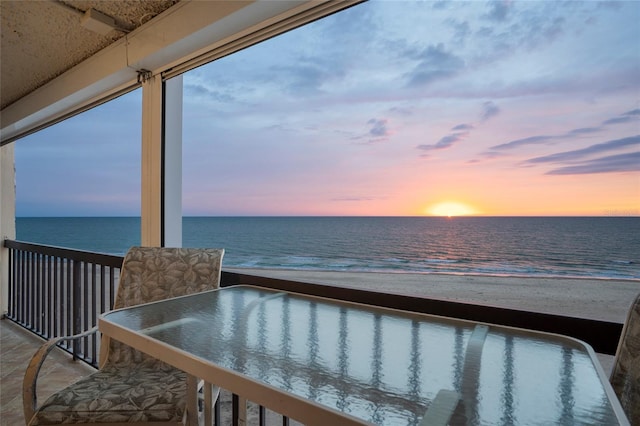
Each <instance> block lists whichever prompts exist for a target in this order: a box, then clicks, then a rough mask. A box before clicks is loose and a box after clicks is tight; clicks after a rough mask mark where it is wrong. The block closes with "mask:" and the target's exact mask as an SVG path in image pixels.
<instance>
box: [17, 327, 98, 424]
mask: <svg viewBox="0 0 640 426" xmlns="http://www.w3.org/2000/svg"><path fill="white" fill-rule="evenodd" d="M96 331H98V326H95V327H93V328H91V329H90V330H87V331H85V332H84V333H80V334H76V335H74V336H61V337H54V338H52V339H50V340H48V341H47V342H45V343H44V344H43V345H42V346H40V348H39V349H38V351H37V352H36V353H35V354H34V355H33V357H31V361H30V362H29V365H28V366H27V370H26V371H25V373H24V379H23V380H22V406H23V409H24V419H25V421H26V422H27V424H28V423H29V421H30V420H31V417H33V414H34V413H35V411H36V407H37V404H38V397H37V395H36V385H37V382H38V373H40V369H41V368H42V364H43V363H44V360H45V359H46V357H47V355H49V352H51V350H52V349H53V348H55V347H56V345H57V344H58V343H60V342H63V341H65V340H75V339H80V338H82V337H86V336H90V335H92V334H93V333H95V332H96Z"/></svg>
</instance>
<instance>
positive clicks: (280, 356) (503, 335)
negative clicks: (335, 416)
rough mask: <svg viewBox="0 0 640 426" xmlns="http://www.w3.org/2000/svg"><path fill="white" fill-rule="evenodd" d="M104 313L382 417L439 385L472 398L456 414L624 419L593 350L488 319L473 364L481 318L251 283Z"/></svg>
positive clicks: (288, 387)
mask: <svg viewBox="0 0 640 426" xmlns="http://www.w3.org/2000/svg"><path fill="white" fill-rule="evenodd" d="M103 318H104V319H105V320H106V321H108V322H110V323H113V324H116V325H118V326H120V327H123V328H126V329H128V330H130V331H134V332H137V333H140V334H143V335H146V336H148V337H150V338H153V339H157V340H159V341H161V342H164V343H166V344H167V345H170V346H172V347H175V348H178V349H181V350H184V351H187V352H189V353H191V354H193V355H195V356H196V357H199V358H202V359H203V360H206V361H207V362H208V363H211V364H214V365H217V366H220V367H224V368H227V369H230V370H234V371H236V372H238V373H240V374H242V375H245V376H248V377H250V378H252V379H253V380H256V381H260V382H263V383H266V384H268V385H270V386H272V387H275V388H278V389H280V390H283V391H285V392H287V393H291V394H295V395H298V396H300V397H302V398H305V399H308V400H312V401H315V402H317V403H320V404H322V405H324V406H327V407H330V408H332V409H335V410H338V411H341V412H344V413H347V414H350V415H352V416H355V417H358V418H361V419H363V420H365V421H368V422H371V423H374V424H381V425H396V424H398V425H417V424H419V423H420V421H421V419H422V418H423V417H424V416H425V413H426V412H427V410H428V409H429V406H430V405H431V402H432V401H433V400H434V398H435V397H436V395H437V394H438V392H439V391H441V390H450V391H455V392H457V393H458V394H459V395H460V396H461V399H462V401H463V402H462V403H461V404H458V408H457V409H456V411H455V412H454V414H453V417H452V419H451V420H452V423H461V424H464V423H467V424H491V425H493V424H545V425H548V424H607V425H609V424H617V423H618V420H617V419H616V416H615V413H614V410H613V409H612V407H611V404H610V402H609V399H608V396H607V394H606V392H605V390H604V388H603V385H602V382H601V379H600V377H599V375H598V373H597V371H596V369H595V368H594V365H593V361H592V359H591V358H590V355H589V353H588V351H587V350H586V349H585V347H584V346H583V345H582V344H581V343H580V342H578V341H575V340H573V339H568V338H567V339H565V338H562V337H559V336H553V335H546V334H542V333H540V334H536V333H529V332H525V331H518V330H514V329H509V328H503V327H499V326H490V327H489V328H488V332H487V333H486V335H485V336H483V339H484V340H483V342H484V344H482V345H481V352H479V353H478V357H479V358H478V359H477V360H476V361H475V362H472V360H469V359H468V360H467V362H466V363H465V354H466V351H467V345H468V343H469V341H470V339H471V336H472V334H473V333H474V328H476V325H475V324H474V323H472V322H467V321H461V320H453V319H447V318H441V317H434V316H428V315H422V314H414V313H410V312H403V311H394V310H387V309H382V308H380V309H379V308H374V307H370V306H366V305H358V304H349V303H347V302H339V301H331V300H329V299H323V298H314V297H309V296H304V295H297V294H290V293H284V292H277V291H272V290H268V289H260V288H258V287H247V286H238V287H229V288H225V289H222V290H217V291H210V292H205V293H200V294H198V295H191V296H187V297H181V298H176V299H170V300H167V301H163V302H160V303H153V304H148V305H141V306H137V307H134V308H129V309H126V310H120V311H114V312H111V313H108V314H105V315H104V316H103ZM474 336H475V335H474ZM469 357H470V355H469V356H467V358H469Z"/></svg>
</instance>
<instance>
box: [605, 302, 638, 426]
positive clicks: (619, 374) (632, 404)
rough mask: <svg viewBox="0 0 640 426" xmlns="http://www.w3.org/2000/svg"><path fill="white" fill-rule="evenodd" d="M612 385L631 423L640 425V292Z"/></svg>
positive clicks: (630, 312)
mask: <svg viewBox="0 0 640 426" xmlns="http://www.w3.org/2000/svg"><path fill="white" fill-rule="evenodd" d="M611 385H612V386H613V390H614V391H615V392H616V394H617V395H618V399H619V400H620V403H621V404H622V408H623V409H624V411H625V413H626V414H627V417H628V418H629V421H630V422H631V424H632V425H640V294H639V295H638V297H636V300H635V301H634V302H633V304H632V305H631V309H630V310H629V316H628V317H627V320H626V322H625V325H624V329H623V330H622V337H621V338H620V345H619V346H618V350H617V351H616V361H615V364H614V365H613V371H612V373H611Z"/></svg>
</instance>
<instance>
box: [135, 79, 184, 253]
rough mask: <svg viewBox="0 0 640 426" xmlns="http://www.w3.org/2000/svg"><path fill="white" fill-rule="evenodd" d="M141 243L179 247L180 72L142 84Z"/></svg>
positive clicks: (180, 235)
mask: <svg viewBox="0 0 640 426" xmlns="http://www.w3.org/2000/svg"><path fill="white" fill-rule="evenodd" d="M141 191H142V192H141V200H142V206H141V218H140V227H141V244H142V245H143V246H151V247H160V246H165V247H182V76H179V77H175V78H172V79H171V80H168V81H167V82H165V83H163V82H162V78H161V77H160V76H159V75H158V76H153V77H149V78H148V79H147V80H146V81H145V82H144V83H143V84H142V187H141Z"/></svg>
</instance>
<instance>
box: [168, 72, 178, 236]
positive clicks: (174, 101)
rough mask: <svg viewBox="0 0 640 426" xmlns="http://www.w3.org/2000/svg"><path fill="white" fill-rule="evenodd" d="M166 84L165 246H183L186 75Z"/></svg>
mask: <svg viewBox="0 0 640 426" xmlns="http://www.w3.org/2000/svg"><path fill="white" fill-rule="evenodd" d="M164 84H165V93H164V102H165V106H164V126H165V127H164V128H165V131H164V132H165V133H164V246H165V247H182V75H179V76H177V77H174V78H172V79H170V80H167V81H166V82H165V83H164Z"/></svg>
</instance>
